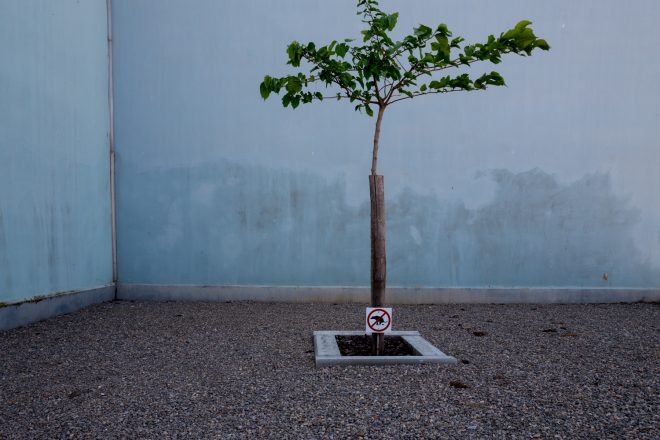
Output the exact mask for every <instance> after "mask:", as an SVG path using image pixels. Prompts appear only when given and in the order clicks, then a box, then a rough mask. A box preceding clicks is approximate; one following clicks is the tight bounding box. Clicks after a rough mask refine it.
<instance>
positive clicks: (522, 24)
mask: <svg viewBox="0 0 660 440" xmlns="http://www.w3.org/2000/svg"><path fill="white" fill-rule="evenodd" d="M530 24H532V22H531V21H529V20H521V21H519V22H518V23H517V24H516V29H518V30H523V29H525V28H526V27H527V26H529V25H530Z"/></svg>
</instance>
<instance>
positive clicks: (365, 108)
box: [364, 104, 374, 116]
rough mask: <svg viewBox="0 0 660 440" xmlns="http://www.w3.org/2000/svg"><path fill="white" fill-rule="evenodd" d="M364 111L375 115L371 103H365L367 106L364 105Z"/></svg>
mask: <svg viewBox="0 0 660 440" xmlns="http://www.w3.org/2000/svg"><path fill="white" fill-rule="evenodd" d="M364 111H365V112H367V114H368V115H369V116H373V115H374V111H373V110H372V109H371V107H369V104H365V106H364Z"/></svg>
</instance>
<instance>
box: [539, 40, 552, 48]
mask: <svg viewBox="0 0 660 440" xmlns="http://www.w3.org/2000/svg"><path fill="white" fill-rule="evenodd" d="M536 47H538V48H539V49H541V50H550V45H549V44H548V42H547V41H545V40H543V39H538V40H536Z"/></svg>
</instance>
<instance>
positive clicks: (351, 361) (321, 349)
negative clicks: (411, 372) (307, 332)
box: [314, 330, 456, 368]
mask: <svg viewBox="0 0 660 440" xmlns="http://www.w3.org/2000/svg"><path fill="white" fill-rule="evenodd" d="M387 335H388V336H400V337H401V338H403V339H404V340H405V341H406V342H407V343H408V344H409V345H410V346H411V347H412V349H413V351H414V352H415V353H416V355H415V356H342V355H341V353H340V352H339V346H338V345H337V339H336V338H335V336H364V332H359V331H341V330H325V331H315V332H314V355H315V359H316V367H317V368H320V367H329V366H332V365H396V364H455V363H456V358H454V357H452V356H447V355H446V354H444V353H443V352H441V351H440V350H438V349H437V348H435V347H434V346H433V345H432V344H431V343H430V342H429V341H427V340H426V339H424V338H423V337H422V336H421V335H420V334H419V332H415V331H393V332H391V333H388V334H387Z"/></svg>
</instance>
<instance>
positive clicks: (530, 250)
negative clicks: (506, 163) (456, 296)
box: [118, 161, 660, 287]
mask: <svg viewBox="0 0 660 440" xmlns="http://www.w3.org/2000/svg"><path fill="white" fill-rule="evenodd" d="M125 167H126V169H124V170H123V171H122V175H123V180H122V183H121V185H122V187H120V189H119V193H118V194H119V211H120V212H124V213H126V212H130V213H131V215H130V216H120V218H119V219H118V222H119V223H118V227H119V231H118V233H119V235H118V238H119V243H118V251H119V277H120V280H122V281H123V282H136V283H158V284H224V285H228V284H251V285H260V284H262V285H366V284H368V280H369V222H368V216H369V206H368V203H367V201H366V199H367V197H368V187H367V185H366V184H365V188H350V189H348V188H346V187H345V184H344V182H343V180H341V179H337V180H332V181H327V180H325V179H322V178H320V177H318V176H316V175H314V174H311V173H300V172H295V173H294V172H288V171H285V170H274V169H269V168H266V167H258V166H253V165H242V164H237V163H231V162H227V161H219V162H216V163H206V164H201V165H194V166H190V167H188V168H168V169H156V170H148V171H144V170H139V171H138V170H137V169H132V168H131V166H129V165H125ZM483 175H484V176H487V177H488V178H490V179H492V180H493V182H494V183H495V184H496V185H497V189H496V192H495V197H494V199H493V200H492V201H491V202H490V203H488V204H486V205H484V206H481V207H479V208H476V209H468V208H466V206H465V205H464V204H463V203H462V202H461V201H446V200H439V199H438V198H437V197H434V196H431V195H423V194H418V193H416V192H414V191H413V190H411V189H403V190H401V191H396V190H395V189H394V188H387V186H386V193H387V194H388V195H389V197H388V199H387V211H388V212H387V214H388V256H389V261H388V270H389V279H388V281H389V284H390V285H404V286H531V287H547V286H596V287H611V286H612V287H614V286H629V287H653V286H657V285H658V284H660V269H658V268H653V267H652V266H651V265H649V264H648V262H646V261H643V260H642V259H641V258H640V253H639V251H638V250H637V249H636V247H635V245H634V244H633V238H632V231H633V229H634V227H635V225H636V223H637V222H638V221H639V212H638V211H637V210H636V209H635V208H634V207H633V206H631V204H630V202H629V201H628V200H627V199H625V198H621V197H619V196H617V195H616V194H615V193H614V191H613V188H612V183H611V180H610V177H609V175H608V174H605V173H592V174H586V175H584V176H583V177H582V178H581V179H579V180H577V181H575V182H572V183H568V184H563V183H560V182H558V181H557V180H556V178H555V177H554V176H553V175H551V174H548V173H546V172H544V171H542V170H540V169H533V170H530V171H527V172H522V173H513V172H510V171H507V170H486V171H484V172H483ZM365 182H366V178H365ZM137 188H139V190H137ZM347 190H351V191H363V192H364V194H365V202H364V203H363V204H362V205H360V206H358V207H354V206H351V205H349V204H348V203H347V201H346V191H347ZM604 272H607V273H608V279H607V280H604V279H603V277H602V274H603V273H604Z"/></svg>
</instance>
